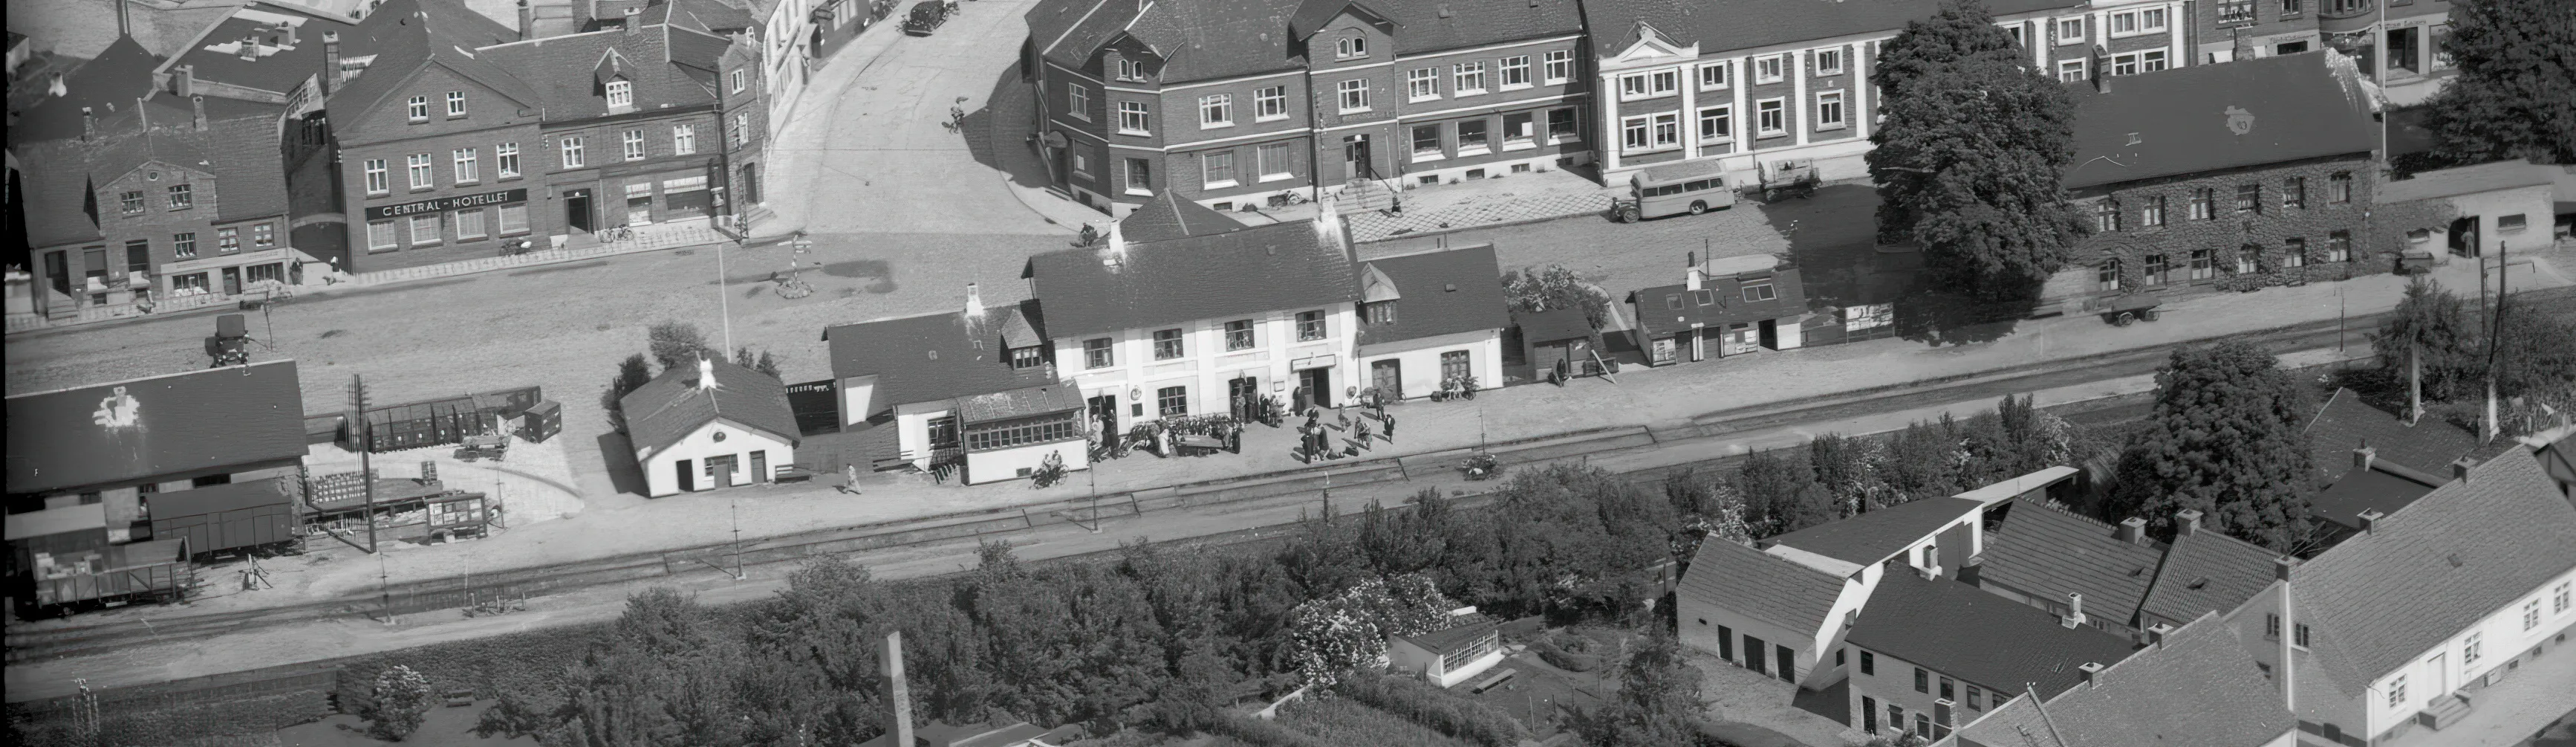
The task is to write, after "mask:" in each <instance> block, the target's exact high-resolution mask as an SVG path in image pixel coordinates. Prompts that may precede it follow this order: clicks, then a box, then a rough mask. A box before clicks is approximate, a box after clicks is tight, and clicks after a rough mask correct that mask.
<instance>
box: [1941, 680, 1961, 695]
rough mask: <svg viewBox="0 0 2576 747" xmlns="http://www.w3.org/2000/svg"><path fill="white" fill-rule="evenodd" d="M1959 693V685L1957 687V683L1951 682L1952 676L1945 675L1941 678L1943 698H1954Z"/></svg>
mask: <svg viewBox="0 0 2576 747" xmlns="http://www.w3.org/2000/svg"><path fill="white" fill-rule="evenodd" d="M1958 694H1959V692H1958V687H1957V686H1956V685H1953V684H1951V682H1950V678H1948V677H1943V678H1941V699H1942V700H1951V699H1953V698H1956V697H1957V696H1958Z"/></svg>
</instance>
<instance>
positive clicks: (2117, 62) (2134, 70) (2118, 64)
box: [2111, 53, 2138, 75]
mask: <svg viewBox="0 0 2576 747" xmlns="http://www.w3.org/2000/svg"><path fill="white" fill-rule="evenodd" d="M2111 74H2112V75H2136V74H2138V55H2137V54H2136V53H2130V54H2123V55H2112V56H2111Z"/></svg>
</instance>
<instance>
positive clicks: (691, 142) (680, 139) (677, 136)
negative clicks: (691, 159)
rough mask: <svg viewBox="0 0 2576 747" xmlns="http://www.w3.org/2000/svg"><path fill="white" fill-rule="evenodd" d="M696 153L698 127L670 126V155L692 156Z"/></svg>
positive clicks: (691, 125) (686, 125)
mask: <svg viewBox="0 0 2576 747" xmlns="http://www.w3.org/2000/svg"><path fill="white" fill-rule="evenodd" d="M697 153H698V126H697V125H693V124H676V125H671V155H675V156H693V155H697Z"/></svg>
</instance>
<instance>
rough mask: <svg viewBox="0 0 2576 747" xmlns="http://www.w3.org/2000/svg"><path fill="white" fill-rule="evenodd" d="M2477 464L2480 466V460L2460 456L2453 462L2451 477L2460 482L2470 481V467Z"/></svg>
mask: <svg viewBox="0 0 2576 747" xmlns="http://www.w3.org/2000/svg"><path fill="white" fill-rule="evenodd" d="M2476 466H2478V460H2475V459H2470V458H2468V457H2460V458H2459V459H2458V460H2455V461H2453V462H2451V479H2453V480H2458V481H2460V482H2468V481H2469V469H2470V468H2473V467H2476Z"/></svg>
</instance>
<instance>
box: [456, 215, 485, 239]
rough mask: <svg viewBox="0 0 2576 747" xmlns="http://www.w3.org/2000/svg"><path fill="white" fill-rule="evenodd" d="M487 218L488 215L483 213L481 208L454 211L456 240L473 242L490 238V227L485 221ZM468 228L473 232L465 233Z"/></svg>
mask: <svg viewBox="0 0 2576 747" xmlns="http://www.w3.org/2000/svg"><path fill="white" fill-rule="evenodd" d="M489 216H490V213H487V212H485V211H484V210H483V208H474V209H471V210H459V211H456V240H457V241H473V240H475V239H483V238H490V237H491V236H492V233H491V232H492V226H491V225H490V223H489V222H488V221H487V218H489ZM469 228H471V229H473V231H474V232H473V233H466V230H467V229H469Z"/></svg>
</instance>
